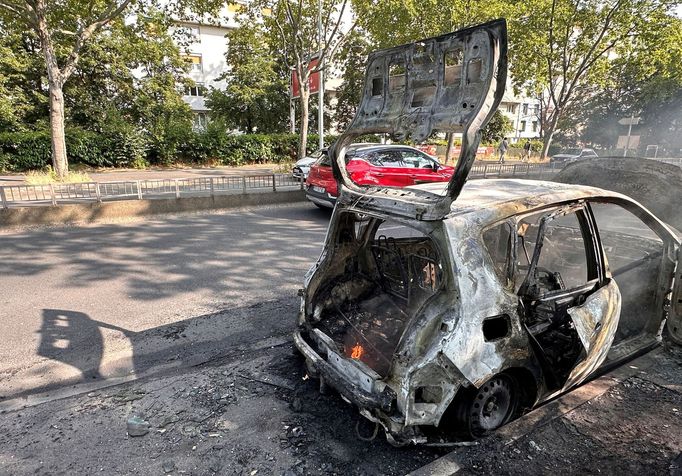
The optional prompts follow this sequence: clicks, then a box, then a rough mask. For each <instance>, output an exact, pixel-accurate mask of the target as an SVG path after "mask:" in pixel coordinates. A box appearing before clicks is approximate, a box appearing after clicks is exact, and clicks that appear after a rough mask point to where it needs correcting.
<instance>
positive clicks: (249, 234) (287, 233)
mask: <svg viewBox="0 0 682 476" xmlns="http://www.w3.org/2000/svg"><path fill="white" fill-rule="evenodd" d="M328 220H329V212H324V211H321V210H318V209H317V208H315V207H314V206H312V205H310V204H307V203H305V204H303V203H301V204H295V205H287V206H279V207H269V208H253V209H245V210H239V211H235V210H232V211H225V212H220V213H204V214H191V215H171V216H162V217H155V218H149V219H146V220H144V221H134V222H127V223H117V224H100V225H90V226H81V227H51V228H43V229H37V230H36V229H34V230H26V231H18V232H0V286H1V289H2V293H0V318H2V322H3V325H4V328H3V333H2V336H3V339H2V342H3V344H2V346H0V401H1V400H7V399H14V398H17V397H26V396H29V395H34V394H37V393H41V394H44V393H46V392H47V393H49V392H52V391H54V390H55V389H57V388H62V387H64V386H65V385H73V384H78V383H82V382H84V381H87V382H92V381H94V380H98V379H107V378H113V377H124V376H130V375H131V374H134V375H149V374H153V373H154V372H156V371H158V370H160V369H163V368H165V367H169V366H170V367H173V366H188V365H195V364H198V363H201V362H205V361H208V360H211V359H213V358H216V357H217V356H221V355H225V354H226V353H229V352H230V351H231V349H233V348H236V347H237V346H239V345H242V344H250V343H254V342H258V341H261V340H263V339H267V338H271V337H273V338H276V337H278V336H284V335H287V334H288V333H289V332H290V331H291V329H292V328H293V325H294V322H295V321H294V320H295V316H296V311H297V307H298V298H297V297H296V291H297V289H298V288H300V287H301V283H302V280H303V275H304V274H305V272H306V271H307V269H308V268H309V266H310V265H311V264H312V263H313V262H314V261H315V259H316V258H317V256H318V255H319V252H320V249H321V245H322V240H323V239H324V235H325V232H326V228H327V223H328ZM273 315H276V316H277V319H273V318H272V316H273Z"/></svg>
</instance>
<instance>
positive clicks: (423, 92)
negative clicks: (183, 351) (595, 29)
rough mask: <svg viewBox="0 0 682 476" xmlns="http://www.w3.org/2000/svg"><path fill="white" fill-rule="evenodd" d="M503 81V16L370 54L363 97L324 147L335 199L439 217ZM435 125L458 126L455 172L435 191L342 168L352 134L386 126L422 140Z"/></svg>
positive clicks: (439, 128)
mask: <svg viewBox="0 0 682 476" xmlns="http://www.w3.org/2000/svg"><path fill="white" fill-rule="evenodd" d="M506 80H507V24H506V21H505V20H503V19H500V20H495V21H492V22H489V23H484V24H482V25H478V26H474V27H471V28H466V29H464V30H459V31H456V32H453V33H448V34H445V35H442V36H437V37H434V38H427V39H425V40H421V41H417V42H414V43H410V44H407V45H403V46H397V47H394V48H389V49H385V50H379V51H375V52H373V53H371V54H370V55H369V56H368V58H367V72H366V75H365V86H364V91H363V97H362V101H361V103H360V106H359V107H358V110H357V113H356V115H355V118H354V119H353V122H352V123H351V125H350V127H349V128H348V130H346V132H344V133H343V134H342V135H341V137H339V139H338V140H337V141H336V143H335V144H334V145H333V146H332V147H331V149H330V157H331V159H332V166H333V169H334V176H335V178H336V180H337V182H338V183H339V190H340V192H341V193H340V195H339V199H338V202H339V203H341V204H346V206H350V207H351V208H354V207H355V206H358V207H359V208H361V209H364V210H377V211H381V212H385V213H391V214H394V215H401V216H407V217H412V218H417V219H420V220H438V219H441V218H443V217H445V216H446V215H447V214H448V213H449V212H450V206H451V205H452V202H453V201H455V200H456V199H457V197H458V196H459V194H460V192H461V190H462V187H463V186H464V183H465V182H466V179H467V176H468V175H469V171H470V170H471V166H472V165H473V163H474V160H475V159H476V150H477V148H478V144H479V142H480V138H481V129H483V127H484V126H485V125H486V124H487V123H488V121H489V120H490V118H491V117H492V115H493V113H494V112H495V110H496V109H497V106H498V105H499V103H500V101H501V99H502V95H503V94H504V88H505V84H506ZM433 132H461V133H462V148H461V152H460V155H459V159H458V161H457V165H456V166H455V171H454V173H453V175H452V178H451V179H450V182H449V183H448V184H447V186H445V184H444V187H443V192H442V193H441V194H437V193H432V192H428V191H425V190H420V189H418V188H389V187H377V186H360V185H357V184H355V183H354V182H353V181H352V179H351V177H350V175H349V173H348V171H347V169H346V160H345V156H346V151H347V148H348V146H349V145H350V144H351V143H352V142H353V139H355V138H357V137H359V136H362V135H365V134H375V133H387V134H390V135H391V136H392V137H393V138H394V139H396V140H399V141H402V140H406V139H409V140H412V141H414V142H417V143H419V142H422V141H423V140H425V139H426V138H428V137H429V136H430V135H431V134H432V133H433Z"/></svg>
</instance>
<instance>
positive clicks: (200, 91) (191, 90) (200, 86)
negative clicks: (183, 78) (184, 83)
mask: <svg viewBox="0 0 682 476" xmlns="http://www.w3.org/2000/svg"><path fill="white" fill-rule="evenodd" d="M205 92H206V87H205V86H204V83H196V84H195V85H194V86H189V87H188V88H187V90H186V91H185V96H195V97H202V96H203V95H204V93H205Z"/></svg>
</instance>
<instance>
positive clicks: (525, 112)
mask: <svg viewBox="0 0 682 476" xmlns="http://www.w3.org/2000/svg"><path fill="white" fill-rule="evenodd" d="M523 115H524V116H526V115H528V104H524V105H523Z"/></svg>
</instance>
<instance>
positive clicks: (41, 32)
mask: <svg viewBox="0 0 682 476" xmlns="http://www.w3.org/2000/svg"><path fill="white" fill-rule="evenodd" d="M131 2H132V0H109V1H104V0H99V1H92V2H80V1H77V0H70V1H68V0H65V1H63V2H49V3H48V2H47V1H46V0H0V8H1V9H2V12H1V13H0V14H2V15H5V16H7V17H8V18H9V19H10V21H14V22H16V24H18V25H21V26H22V27H23V28H25V29H26V30H29V31H32V32H34V33H35V35H36V36H37V38H38V41H39V44H40V48H41V50H42V53H43V56H44V58H45V67H46V71H47V82H48V91H49V103H50V127H51V133H52V163H53V166H54V170H55V173H56V174H57V176H58V177H60V178H63V177H64V176H65V175H66V174H67V172H68V168H69V166H68V160H67V156H66V141H65V137H64V92H63V88H64V84H65V83H66V81H67V80H68V79H69V78H70V77H71V75H72V74H73V73H74V71H75V70H76V66H77V65H78V62H79V60H80V57H81V52H82V50H83V47H84V46H85V45H86V44H87V43H88V42H89V41H90V40H91V38H92V37H93V36H95V35H96V34H97V33H98V32H99V31H100V30H101V29H102V28H103V27H105V26H106V25H108V24H109V23H110V22H111V21H112V20H113V19H115V18H117V17H118V16H120V15H121V14H123V12H124V11H125V9H126V8H127V7H128V5H130V3H131ZM63 38H69V39H70V40H71V41H69V42H68V43H70V44H69V45H68V46H67V47H66V49H65V51H59V50H58V49H57V48H58V47H59V46H62V47H63V46H64V45H65V44H66V43H67V42H66V41H63V42H62V41H60V40H61V39H63ZM60 57H62V58H64V59H62V60H61V61H60V59H61V58H60ZM60 63H61V64H60Z"/></svg>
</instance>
